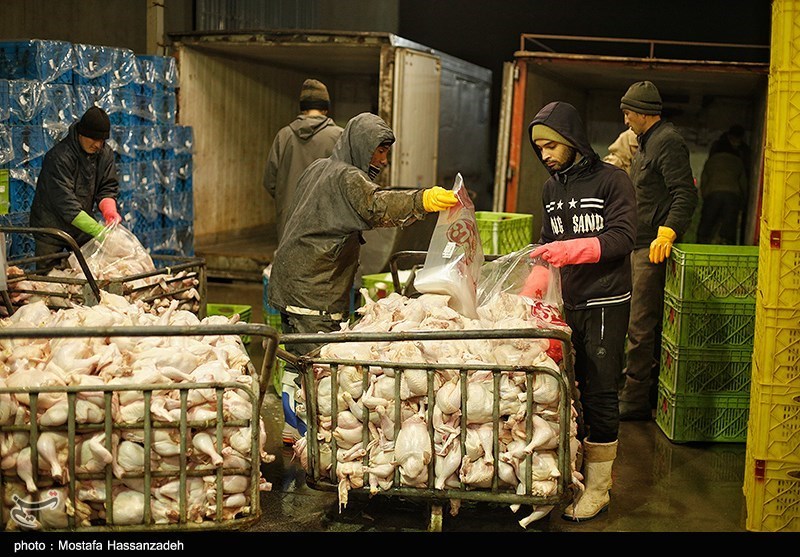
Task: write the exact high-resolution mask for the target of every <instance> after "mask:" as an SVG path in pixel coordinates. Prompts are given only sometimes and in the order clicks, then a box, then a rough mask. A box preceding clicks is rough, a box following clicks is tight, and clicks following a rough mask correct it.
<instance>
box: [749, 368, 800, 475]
mask: <svg viewBox="0 0 800 557" xmlns="http://www.w3.org/2000/svg"><path fill="white" fill-rule="evenodd" d="M749 422H750V423H749V424H748V426H747V447H748V450H750V452H751V453H752V454H753V455H754V456H755V457H757V458H761V459H764V460H782V461H785V462H794V463H795V464H798V465H800V386H792V385H763V384H761V383H760V382H758V381H756V382H754V383H753V384H752V387H751V390H750V418H749Z"/></svg>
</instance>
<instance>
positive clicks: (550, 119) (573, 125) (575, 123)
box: [528, 101, 599, 175]
mask: <svg viewBox="0 0 800 557" xmlns="http://www.w3.org/2000/svg"><path fill="white" fill-rule="evenodd" d="M537 124H543V125H545V126H547V127H549V128H552V129H554V130H556V131H557V132H558V133H560V134H561V135H562V136H564V139H567V140H568V141H569V142H570V143H572V144H573V145H574V146H575V148H576V149H577V150H578V152H579V153H580V154H581V155H583V158H584V160H585V161H586V162H583V161H581V162H579V163H578V164H573V165H572V166H571V167H570V168H567V169H566V170H563V171H561V172H560V173H559V172H554V171H552V170H550V168H548V167H547V165H545V168H547V170H548V172H550V174H553V175H556V174H569V173H571V172H573V171H576V170H578V168H576V167H580V168H585V167H589V166H591V165H592V164H593V163H594V161H596V160H597V159H599V157H598V155H597V153H595V152H594V149H592V146H591V144H590V143H589V138H587V137H586V131H585V128H584V126H583V120H581V116H580V114H578V110H577V109H576V108H575V107H574V106H572V105H571V104H569V103H565V102H561V101H555V102H551V103H549V104H546V105H545V106H543V107H542V109H541V110H539V112H538V113H537V114H536V116H534V117H533V120H531V123H530V124H529V125H528V141H530V142H531V145H532V146H533V152H534V153H536V156H537V157H539V160H540V161H542V152H541V151H540V150H539V148H538V147H537V146H536V144H535V143H534V141H533V138H532V137H531V132H532V131H533V126H535V125H537ZM542 164H543V165H544V161H542Z"/></svg>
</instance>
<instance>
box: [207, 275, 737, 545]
mask: <svg viewBox="0 0 800 557" xmlns="http://www.w3.org/2000/svg"><path fill="white" fill-rule="evenodd" d="M262 298H263V289H262V284H261V283H260V282H246V281H228V282H217V281H213V280H212V281H209V284H208V302H213V303H236V304H248V305H252V308H253V311H252V321H253V322H255V323H263V321H262V319H263V316H262ZM259 344H260V343H257V342H255V343H252V342H251V344H250V345H249V350H250V351H251V357H252V358H253V360H254V362H258V363H260V361H261V359H262V358H263V356H262V354H263V351H262V350H261V349H260V348H259ZM260 352H261V353H260ZM262 416H263V417H264V419H265V423H266V425H267V435H268V447H267V450H268V452H270V453H272V454H275V455H277V457H278V458H276V460H275V462H273V463H270V464H266V465H262V472H263V474H264V476H265V477H266V479H267V480H268V481H270V482H272V491H270V492H266V493H263V494H262V499H261V509H262V516H261V519H260V521H259V522H258V523H257V524H256V525H254V526H253V527H252V528H251V531H252V532H425V531H427V528H428V522H429V518H430V508H429V506H428V504H426V503H424V502H419V501H417V500H413V501H412V500H403V499H399V498H396V497H382V496H379V497H374V498H372V499H369V498H367V497H364V496H358V495H359V494H355V493H352V492H351V494H350V500H349V503H348V505H347V507H346V508H345V509H343V510H342V511H341V512H339V509H338V497H337V494H336V493H335V492H328V491H320V490H315V489H312V488H310V487H309V486H308V485H306V482H305V474H304V472H303V471H302V469H301V468H300V466H299V464H298V463H297V462H295V461H293V460H292V453H291V450H290V449H289V448H288V447H285V446H284V445H283V443H282V441H281V436H280V432H281V428H282V419H283V417H282V410H281V407H280V403H279V399H278V396H277V395H276V394H275V392H274V391H272V390H269V391H268V393H267V395H266V396H265V401H264V407H263V409H262ZM744 462H745V444H744V443H736V444H731V443H686V444H678V443H673V442H671V441H670V440H669V439H668V438H667V437H666V436H665V435H664V433H663V432H662V431H661V430H660V429H659V427H658V426H657V425H656V423H655V422H654V421H650V422H623V423H622V424H621V426H620V441H619V452H618V457H617V460H616V461H615V463H614V470H613V482H614V485H613V489H612V491H611V505H610V507H609V510H608V512H606V513H603V514H601V515H600V516H599V517H598V518H596V519H594V520H592V521H588V522H583V523H580V524H576V523H572V522H568V521H565V520H563V519H562V518H561V516H560V515H561V513H560V509H554V510H553V511H552V512H551V513H550V514H549V515H548V516H547V517H545V518H543V519H542V520H539V521H537V522H534V523H533V524H531V525H530V526H528V528H527V531H528V532H745V531H746V529H745V518H746V515H745V512H746V504H745V498H744V494H743V492H742V486H743V483H744V479H743V477H744ZM565 504H566V503H565ZM563 506H565V505H562V507H563ZM448 511H449V509H448V508H447V507H445V509H444V519H443V522H442V532H465V533H466V532H522V531H523V529H522V528H521V527H520V526H519V524H518V523H517V520H519V519H520V518H522V517H524V516H526V515H527V514H528V513H529V512H530V508H529V507H524V506H523V507H522V508H521V509H520V510H519V511H518V513H517V514H514V513H512V512H511V510H510V509H509V507H508V506H507V505H490V504H488V503H464V504H462V506H461V510H460V512H459V513H458V515H457V516H455V517H452V516H450V515H449V513H448ZM649 549H651V548H649V547H648V550H649Z"/></svg>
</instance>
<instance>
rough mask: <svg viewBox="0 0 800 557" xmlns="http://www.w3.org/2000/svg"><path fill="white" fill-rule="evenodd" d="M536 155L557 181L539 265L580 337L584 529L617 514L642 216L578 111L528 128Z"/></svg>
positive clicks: (568, 514)
mask: <svg viewBox="0 0 800 557" xmlns="http://www.w3.org/2000/svg"><path fill="white" fill-rule="evenodd" d="M528 131H529V137H530V141H531V144H532V145H533V150H534V152H535V153H536V155H537V156H538V157H539V159H540V160H541V161H542V163H543V164H544V165H545V166H547V169H548V171H549V172H550V174H551V177H550V178H549V179H548V180H547V181H546V182H545V184H544V187H543V192H542V202H543V204H544V218H543V224H542V234H541V243H542V244H544V245H542V246H540V247H538V248H536V249H535V250H534V251H533V252H532V253H531V257H532V258H534V260H535V259H537V258H539V257H541V259H543V260H545V261H547V262H548V263H549V264H550V265H552V266H555V267H558V268H559V269H560V274H561V287H562V297H563V300H564V318H565V321H566V322H567V324H568V325H569V326H570V328H571V329H572V345H573V348H574V350H575V379H576V380H577V382H578V390H579V397H580V407H581V409H582V414H583V430H584V431H579V432H578V437H579V439H580V440H581V441H582V446H583V474H584V479H585V490H584V491H583V493H582V494H581V495H580V496H579V497H578V498H577V500H576V501H575V502H574V503H573V504H571V505H569V506H568V507H567V508H566V510H565V511H564V514H563V517H564V518H566V519H568V520H573V521H582V520H589V519H591V518H594V517H595V516H597V515H598V514H599V513H600V512H602V511H603V510H605V509H606V508H607V507H608V504H609V501H610V497H609V493H608V492H609V489H610V488H611V468H612V466H613V463H614V460H615V459H616V454H617V443H618V441H617V439H618V433H619V414H618V412H619V407H618V399H617V387H618V379H619V376H620V374H621V372H622V366H623V358H624V355H625V331H626V328H627V325H628V316H629V311H630V300H631V268H630V257H629V256H630V253H631V250H633V242H634V238H635V236H636V206H635V200H634V193H633V186H632V184H631V180H630V178H629V177H628V175H627V173H626V172H625V171H624V170H622V169H620V168H617V167H615V166H614V165H612V164H609V163H606V162H603V161H601V160H600V158H599V156H598V155H597V153H595V152H594V150H593V149H592V147H591V145H590V144H589V140H588V138H587V136H586V131H585V129H584V126H583V122H582V121H581V118H580V116H579V114H578V111H577V110H576V109H575V107H573V106H572V105H571V104H568V103H564V102H552V103H550V104H548V105H546V106H545V107H544V108H542V109H541V110H540V111H539V113H538V114H537V115H536V116H535V117H534V119H533V121H532V122H531V123H530V126H529V127H528ZM541 269H542V266H541V265H534V268H533V269H532V271H531V274H530V275H529V277H528V280H527V281H526V283H525V286H524V287H523V290H522V292H521V294H522V295H524V296H529V297H532V298H536V297H541V294H542V293H544V292H546V290H547V288H546V282H547V281H548V280H549V277H550V273H549V271H547V272H546V273H545V272H542V271H541Z"/></svg>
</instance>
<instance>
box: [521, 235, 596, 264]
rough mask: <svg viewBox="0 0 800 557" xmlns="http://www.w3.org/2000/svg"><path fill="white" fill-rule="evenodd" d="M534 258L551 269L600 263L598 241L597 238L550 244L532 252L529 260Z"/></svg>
mask: <svg viewBox="0 0 800 557" xmlns="http://www.w3.org/2000/svg"><path fill="white" fill-rule="evenodd" d="M534 257H541V258H542V259H544V260H545V261H547V262H548V263H550V265H552V266H553V267H563V266H564V265H579V264H581V263H597V262H598V261H600V239H599V238H597V237H594V238H575V239H574V240H564V241H562V242H550V243H549V244H545V245H543V246H539V247H538V248H536V249H535V250H533V253H531V258H534Z"/></svg>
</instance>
